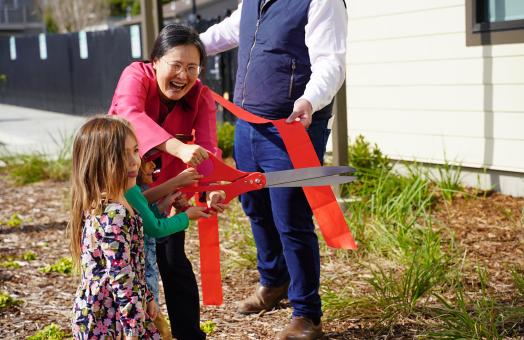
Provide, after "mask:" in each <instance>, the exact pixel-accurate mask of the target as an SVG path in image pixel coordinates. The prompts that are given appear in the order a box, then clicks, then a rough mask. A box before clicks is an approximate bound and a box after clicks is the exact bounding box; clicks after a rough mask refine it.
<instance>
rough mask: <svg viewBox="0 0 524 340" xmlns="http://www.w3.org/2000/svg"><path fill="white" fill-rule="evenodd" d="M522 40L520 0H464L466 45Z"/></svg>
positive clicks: (522, 6) (523, 26) (523, 21)
mask: <svg viewBox="0 0 524 340" xmlns="http://www.w3.org/2000/svg"><path fill="white" fill-rule="evenodd" d="M519 42H520V43H522V42H524V1H523V0H466V45H468V46H477V45H495V44H511V43H519Z"/></svg>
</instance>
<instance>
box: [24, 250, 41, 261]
mask: <svg viewBox="0 0 524 340" xmlns="http://www.w3.org/2000/svg"><path fill="white" fill-rule="evenodd" d="M22 258H23V259H24V260H25V261H34V260H36V258H37V255H36V253H34V252H32V251H31V250H28V251H26V252H25V253H24V255H23V256H22Z"/></svg>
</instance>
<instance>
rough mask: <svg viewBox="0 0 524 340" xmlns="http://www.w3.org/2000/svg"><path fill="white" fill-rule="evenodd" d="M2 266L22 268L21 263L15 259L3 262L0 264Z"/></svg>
mask: <svg viewBox="0 0 524 340" xmlns="http://www.w3.org/2000/svg"><path fill="white" fill-rule="evenodd" d="M0 267H3V268H11V269H17V268H20V263H18V262H16V261H14V260H7V261H4V262H2V263H1V264H0Z"/></svg>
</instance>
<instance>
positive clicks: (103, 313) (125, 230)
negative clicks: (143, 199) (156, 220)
mask: <svg viewBox="0 0 524 340" xmlns="http://www.w3.org/2000/svg"><path fill="white" fill-rule="evenodd" d="M80 261H81V269H82V281H81V282H80V285H79V287H78V290H77V292H76V298H75V302H74V306H73V317H72V331H73V336H74V338H75V339H115V338H122V339H123V337H124V336H137V337H139V338H142V339H160V335H159V334H158V331H157V329H156V327H155V325H154V324H153V322H152V321H151V319H150V317H149V316H148V315H147V314H146V305H147V302H149V301H151V300H152V299H153V297H152V295H151V294H150V292H149V290H148V289H147V287H146V282H145V277H144V234H143V230H142V219H141V218H140V216H139V215H135V216H130V215H129V214H128V213H127V211H126V208H125V207H124V206H123V205H121V204H119V203H109V204H107V205H106V206H105V208H104V211H103V213H102V214H101V215H90V214H86V215H85V216H84V226H83V232H82V251H81V260H80Z"/></svg>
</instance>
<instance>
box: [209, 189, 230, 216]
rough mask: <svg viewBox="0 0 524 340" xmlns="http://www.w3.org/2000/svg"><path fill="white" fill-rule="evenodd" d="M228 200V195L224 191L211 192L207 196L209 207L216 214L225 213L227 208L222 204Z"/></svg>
mask: <svg viewBox="0 0 524 340" xmlns="http://www.w3.org/2000/svg"><path fill="white" fill-rule="evenodd" d="M225 199H226V193H225V192H223V191H222V190H217V191H211V192H210V193H209V194H208V195H207V200H206V201H207V206H208V207H209V208H211V209H213V210H215V211H216V212H223V211H224V209H226V208H227V205H226V204H223V203H222V202H223V201H224V200H225Z"/></svg>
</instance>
